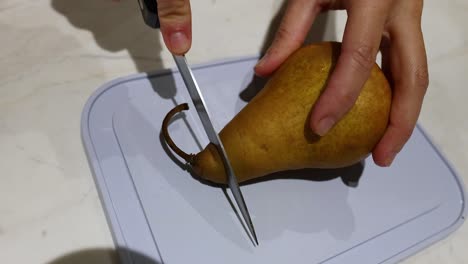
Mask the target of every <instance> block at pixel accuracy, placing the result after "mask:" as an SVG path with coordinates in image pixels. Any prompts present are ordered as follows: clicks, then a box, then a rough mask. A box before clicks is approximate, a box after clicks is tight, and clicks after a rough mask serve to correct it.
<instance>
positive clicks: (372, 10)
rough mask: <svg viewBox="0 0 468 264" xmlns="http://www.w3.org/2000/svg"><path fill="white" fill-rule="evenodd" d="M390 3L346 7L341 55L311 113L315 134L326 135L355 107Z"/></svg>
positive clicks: (372, 61)
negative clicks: (347, 15) (346, 13)
mask: <svg viewBox="0 0 468 264" xmlns="http://www.w3.org/2000/svg"><path fill="white" fill-rule="evenodd" d="M387 2H389V1H372V0H371V1H360V2H358V4H354V5H352V6H346V8H347V10H348V14H349V17H348V21H347V24H346V28H345V32H344V36H343V44H342V49H341V55H340V57H339V58H338V61H337V64H336V67H335V69H334V71H333V73H332V75H331V76H330V79H329V82H328V85H327V87H326V89H325V90H324V92H323V93H322V95H321V96H320V98H319V100H317V102H316V104H315V106H314V109H313V111H312V114H311V120H310V122H311V124H310V125H311V128H312V130H314V131H315V133H317V134H319V135H322V136H323V135H325V134H326V133H327V132H328V131H329V130H330V129H331V128H332V127H333V126H334V125H335V123H336V122H337V121H338V120H340V119H341V118H342V117H343V116H344V115H345V114H346V113H347V112H348V111H349V109H351V107H352V106H353V105H354V103H355V101H356V99H357V97H358V96H359V93H360V91H361V89H362V86H363V85H364V83H365V82H366V80H367V79H368V78H369V74H370V70H371V69H372V67H373V65H374V63H375V59H376V55H377V52H378V50H379V45H380V39H381V37H382V32H383V28H384V23H385V19H386V15H387V10H388V9H389V4H388V3H387ZM347 3H351V2H347ZM353 3H355V2H353Z"/></svg>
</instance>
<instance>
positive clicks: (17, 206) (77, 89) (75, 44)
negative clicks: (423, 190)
mask: <svg viewBox="0 0 468 264" xmlns="http://www.w3.org/2000/svg"><path fill="white" fill-rule="evenodd" d="M281 6H282V2H281V1H280V0H268V1H256V3H255V6H253V4H252V3H251V1H248V0H238V1H216V0H197V1H193V2H192V8H193V19H194V21H193V36H194V40H193V46H192V49H191V51H190V53H189V54H188V57H189V60H190V63H203V62H209V61H213V60H218V59H225V58H231V57H238V56H245V55H255V54H258V53H259V52H260V51H261V50H263V49H264V47H265V46H266V44H265V43H267V42H268V39H269V36H270V34H271V32H274V31H272V28H274V25H275V23H276V22H277V18H278V16H277V12H278V10H279V9H280V8H281ZM466 14H468V1H466V0H452V1H437V0H429V1H425V8H424V15H423V31H424V36H425V41H426V47H427V53H428V59H429V75H430V86H429V89H428V91H427V94H426V97H425V101H424V105H423V109H422V113H421V116H420V120H419V123H420V124H421V125H422V126H423V127H424V128H425V129H426V130H427V131H428V134H429V136H430V137H431V138H432V140H433V141H434V143H435V144H436V145H437V146H438V147H439V148H440V150H441V151H442V152H443V154H444V155H445V156H446V157H447V158H448V160H450V162H451V163H452V164H453V165H454V167H455V169H456V170H457V172H458V173H459V174H460V176H461V177H462V178H463V180H464V181H465V182H468V162H467V161H468V151H467V150H468V134H467V131H468V122H467V121H466V116H467V114H468V107H467V106H466V98H468V89H467V87H466V86H467V83H468V65H467V61H468V43H467V40H468V27H467V25H468V16H467V15H466ZM345 20H346V16H345V14H344V12H332V13H329V14H328V15H327V16H321V17H320V18H319V20H318V21H319V23H317V24H316V26H314V29H313V30H312V31H311V32H312V33H311V36H312V39H314V38H324V39H329V40H333V39H335V40H340V39H341V36H342V32H343V28H344V23H345ZM0 36H1V37H0V38H1V42H0V43H1V44H0V46H1V48H0V69H1V71H0V81H1V82H0V168H1V173H0V175H1V176H0V259H1V260H2V263H62V264H63V263H115V262H116V254H115V251H114V250H113V247H114V245H113V242H112V238H111V233H110V230H109V227H108V225H107V222H106V218H105V215H104V212H103V209H102V207H101V203H100V200H99V197H98V193H97V190H96V186H95V184H94V181H93V177H92V175H91V171H90V168H89V166H88V163H87V160H86V156H85V152H84V149H83V146H82V143H81V138H80V116H81V111H82V109H83V106H84V104H85V102H86V100H87V99H88V98H89V96H90V95H91V94H92V93H93V92H94V91H95V90H96V89H97V87H99V86H100V85H102V84H103V83H105V82H107V81H110V80H112V79H114V78H117V77H122V76H126V75H130V74H133V73H135V72H144V71H154V70H157V69H162V68H170V67H173V66H174V64H173V62H172V57H171V55H170V54H169V53H168V51H167V50H166V48H165V47H164V45H163V42H162V39H161V37H160V34H159V32H158V31H155V30H151V29H149V28H147V27H146V26H145V25H144V24H143V22H142V19H141V15H140V13H139V10H138V5H137V3H136V1H134V0H132V1H126V0H121V1H112V0H101V1H91V0H80V1H72V0H37V1H25V0H2V1H1V2H0ZM467 246H468V225H466V224H464V225H463V226H462V227H461V228H460V229H459V230H457V231H456V232H455V233H453V234H452V235H450V236H449V237H448V238H446V239H444V240H443V241H441V242H439V243H437V244H435V245H433V246H431V247H430V248H428V249H426V250H424V251H422V252H420V253H418V254H417V255H415V256H412V257H411V258H409V259H407V260H405V261H404V263H425V264H430V263H437V264H439V263H452V264H455V263H467V262H468V251H467V250H466V248H467Z"/></svg>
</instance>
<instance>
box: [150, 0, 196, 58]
mask: <svg viewBox="0 0 468 264" xmlns="http://www.w3.org/2000/svg"><path fill="white" fill-rule="evenodd" d="M154 1H156V0H154ZM157 2H158V15H159V22H160V24H161V33H162V35H163V39H164V43H165V45H166V47H167V48H168V49H169V51H170V52H171V53H173V54H177V55H182V54H185V53H186V52H187V51H188V50H189V49H190V46H191V45H192V14H191V10H190V2H189V0H157Z"/></svg>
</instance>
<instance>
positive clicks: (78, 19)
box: [51, 0, 165, 72]
mask: <svg viewBox="0 0 468 264" xmlns="http://www.w3.org/2000/svg"><path fill="white" fill-rule="evenodd" d="M51 5H52V8H53V9H54V10H55V11H57V12H58V13H59V14H61V15H63V16H64V17H65V18H67V19H68V21H69V22H70V24H72V25H73V26H74V27H76V28H79V29H83V30H87V31H89V32H91V33H92V34H93V37H94V39H95V41H96V43H97V44H98V45H99V47H101V48H102V49H105V50H107V51H110V52H119V51H123V50H127V51H128V53H129V55H130V56H131V58H132V60H133V61H134V63H135V65H136V67H137V69H138V71H140V72H147V71H151V70H153V69H155V68H161V67H162V60H161V58H160V53H161V51H162V50H163V48H165V47H163V42H162V39H161V37H160V34H159V30H158V29H152V28H149V27H148V26H147V25H146V24H145V23H144V21H143V17H142V15H141V12H140V8H139V5H138V2H137V1H117V0H102V1H93V0H80V1H73V0H51Z"/></svg>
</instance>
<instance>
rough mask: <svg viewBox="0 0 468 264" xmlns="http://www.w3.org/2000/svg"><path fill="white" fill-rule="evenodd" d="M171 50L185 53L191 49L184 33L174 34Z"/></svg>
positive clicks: (171, 38) (171, 39)
mask: <svg viewBox="0 0 468 264" xmlns="http://www.w3.org/2000/svg"><path fill="white" fill-rule="evenodd" d="M170 41H171V48H172V51H173V52H174V53H179V54H182V53H185V52H187V50H188V48H189V40H188V38H187V35H185V33H183V32H174V33H172V35H171V37H170Z"/></svg>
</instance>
